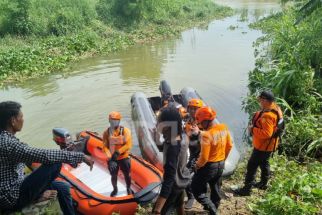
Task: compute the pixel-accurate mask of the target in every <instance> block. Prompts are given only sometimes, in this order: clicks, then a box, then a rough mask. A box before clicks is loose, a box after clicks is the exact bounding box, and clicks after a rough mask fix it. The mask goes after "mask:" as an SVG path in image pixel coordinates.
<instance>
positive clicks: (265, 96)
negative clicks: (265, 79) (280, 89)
mask: <svg viewBox="0 0 322 215" xmlns="http://www.w3.org/2000/svg"><path fill="white" fill-rule="evenodd" d="M258 101H259V104H260V106H261V108H263V109H265V108H269V107H270V106H271V105H272V103H273V102H274V101H275V97H274V94H273V92H271V91H266V90H264V91H262V92H261V93H260V94H259V96H258Z"/></svg>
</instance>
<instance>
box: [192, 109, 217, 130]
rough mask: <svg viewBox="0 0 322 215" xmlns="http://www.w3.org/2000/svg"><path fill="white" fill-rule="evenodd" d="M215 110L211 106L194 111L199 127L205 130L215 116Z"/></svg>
mask: <svg viewBox="0 0 322 215" xmlns="http://www.w3.org/2000/svg"><path fill="white" fill-rule="evenodd" d="M216 115H217V113H216V111H215V110H214V109H212V108H211V107H201V108H199V109H198V110H197V112H196V120H197V123H198V125H199V126H200V127H201V129H205V130H207V129H208V128H209V127H210V126H211V125H212V124H213V120H214V119H215V118H216Z"/></svg>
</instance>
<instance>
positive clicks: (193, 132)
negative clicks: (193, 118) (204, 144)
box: [191, 125, 200, 135]
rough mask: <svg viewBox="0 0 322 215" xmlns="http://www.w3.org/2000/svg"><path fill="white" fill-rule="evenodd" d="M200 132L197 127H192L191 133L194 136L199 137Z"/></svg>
mask: <svg viewBox="0 0 322 215" xmlns="http://www.w3.org/2000/svg"><path fill="white" fill-rule="evenodd" d="M199 132H200V129H199V127H198V126H197V125H192V128H191V133H192V135H198V134H199Z"/></svg>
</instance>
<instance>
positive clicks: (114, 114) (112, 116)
mask: <svg viewBox="0 0 322 215" xmlns="http://www.w3.org/2000/svg"><path fill="white" fill-rule="evenodd" d="M121 118H122V115H121V114H120V113H119V112H117V111H112V112H111V113H110V114H109V115H108V119H114V120H121Z"/></svg>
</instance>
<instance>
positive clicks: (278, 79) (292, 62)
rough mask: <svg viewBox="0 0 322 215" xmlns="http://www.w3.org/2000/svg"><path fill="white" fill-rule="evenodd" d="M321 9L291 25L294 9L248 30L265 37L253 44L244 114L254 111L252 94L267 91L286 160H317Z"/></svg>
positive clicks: (321, 124)
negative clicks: (282, 126)
mask: <svg viewBox="0 0 322 215" xmlns="http://www.w3.org/2000/svg"><path fill="white" fill-rule="evenodd" d="M321 17H322V7H319V8H317V9H316V10H315V11H314V12H313V13H312V14H310V16H307V17H306V18H305V19H304V20H302V21H301V22H299V23H298V24H295V23H296V21H297V19H298V12H297V9H295V8H294V7H291V8H287V9H285V10H284V11H283V12H282V13H279V14H276V15H273V16H271V17H269V18H266V19H264V20H262V21H260V22H258V23H255V24H253V25H252V26H253V27H255V28H258V29H261V30H263V31H264V32H265V33H266V34H265V36H263V37H261V38H259V39H258V41H257V43H256V44H255V45H256V55H257V60H256V68H255V69H254V70H253V71H251V72H250V74H249V81H250V82H249V89H250V96H249V97H248V99H247V101H246V110H248V111H249V112H250V113H251V112H252V111H254V110H255V109H257V108H258V107H257V106H256V104H257V102H256V93H258V92H259V91H260V90H262V89H265V88H266V89H272V90H273V92H274V93H275V94H276V96H277V97H278V98H279V99H278V103H279V104H280V105H281V106H282V107H283V109H284V111H285V118H286V121H287V128H286V134H285V135H284V138H283V144H282V150H283V151H284V152H285V153H286V154H287V155H290V156H295V157H297V158H301V159H302V158H303V157H305V156H310V157H315V158H320V157H321V156H322V119H321V113H322V95H321V94H322V21H321Z"/></svg>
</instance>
